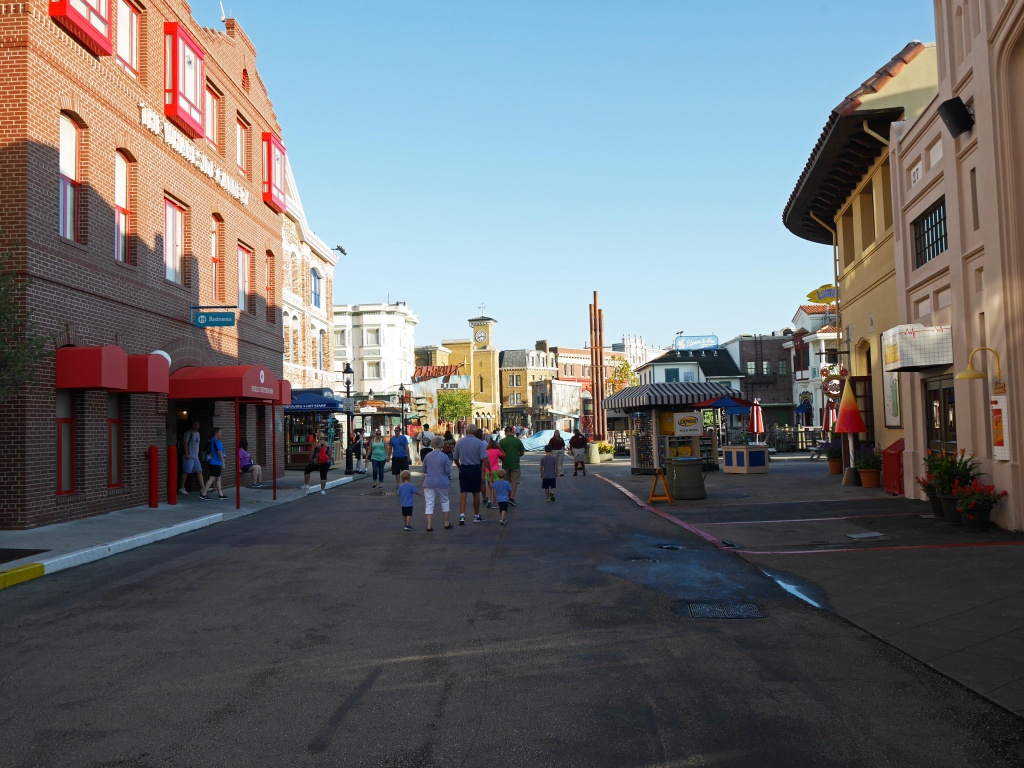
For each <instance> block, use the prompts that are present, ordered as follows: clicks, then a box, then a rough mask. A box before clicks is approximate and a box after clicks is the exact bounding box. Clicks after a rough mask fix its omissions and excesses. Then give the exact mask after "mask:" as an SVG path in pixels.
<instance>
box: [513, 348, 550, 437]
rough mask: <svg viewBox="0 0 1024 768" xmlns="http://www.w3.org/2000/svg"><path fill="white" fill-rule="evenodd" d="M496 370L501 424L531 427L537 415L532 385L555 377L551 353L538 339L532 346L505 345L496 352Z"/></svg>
mask: <svg viewBox="0 0 1024 768" xmlns="http://www.w3.org/2000/svg"><path fill="white" fill-rule="evenodd" d="M499 372H500V374H501V421H502V424H503V425H504V426H523V427H531V428H532V427H533V421H534V417H535V416H536V415H537V408H536V407H535V406H536V404H535V403H534V401H533V392H534V387H533V386H532V385H533V384H534V383H535V382H538V381H547V380H548V379H553V378H555V375H556V374H557V373H558V368H557V367H556V366H555V355H554V353H553V352H551V351H550V349H549V348H548V343H547V342H546V341H538V342H537V344H536V346H535V348H534V349H506V350H504V351H503V352H501V354H500V356H499Z"/></svg>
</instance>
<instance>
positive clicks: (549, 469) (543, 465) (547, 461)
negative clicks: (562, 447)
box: [540, 443, 558, 501]
mask: <svg viewBox="0 0 1024 768" xmlns="http://www.w3.org/2000/svg"><path fill="white" fill-rule="evenodd" d="M557 484H558V455H557V454H556V453H555V452H554V450H553V449H552V448H551V443H548V444H547V445H545V446H544V456H543V457H541V460H540V487H541V488H542V489H543V490H544V497H545V501H554V500H555V486H556V485H557Z"/></svg>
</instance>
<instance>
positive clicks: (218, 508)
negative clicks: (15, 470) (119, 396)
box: [0, 465, 370, 589]
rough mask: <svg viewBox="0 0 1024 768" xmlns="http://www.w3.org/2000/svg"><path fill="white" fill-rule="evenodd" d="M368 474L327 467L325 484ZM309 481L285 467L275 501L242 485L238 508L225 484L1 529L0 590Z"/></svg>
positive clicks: (222, 517)
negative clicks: (220, 490) (221, 490)
mask: <svg viewBox="0 0 1024 768" xmlns="http://www.w3.org/2000/svg"><path fill="white" fill-rule="evenodd" d="M369 477H370V475H369V474H365V475H355V474H354V475H346V474H345V467H344V465H340V466H337V467H333V468H332V469H331V470H330V472H328V475H327V488H328V490H329V489H331V488H337V487H338V486H341V485H346V484H348V483H353V482H357V481H359V480H362V479H365V478H369ZM310 482H311V487H310V488H309V489H308V490H305V491H304V490H303V489H302V472H301V471H299V470H288V471H286V472H285V473H284V476H283V477H279V478H278V479H277V499H276V500H275V499H274V489H273V487H272V486H271V485H265V486H264V487H262V488H249V487H248V486H246V485H243V486H242V505H241V509H235V489H234V488H230V489H225V493H226V494H227V497H228V498H227V499H218V498H217V495H216V493H213V494H212V495H211V496H210V500H209V501H203V500H202V499H200V498H199V493H198V492H192V493H189V494H187V495H181V494H180V493H179V495H178V503H177V504H176V505H174V506H172V505H170V504H160V506H158V507H156V508H155V509H152V508H150V507H132V508H129V509H122V510H118V511H117V512H111V513H109V514H106V515H97V516H96V517H88V518H85V519H82V520H74V521H72V522H69V523H58V524H56V525H48V526H44V527H42V528H33V529H31V530H27V531H0V556H2V559H0V589H4V588H6V587H11V586H14V585H15V584H20V583H22V582H24V581H29V580H31V579H35V578H38V577H40V576H44V575H45V574H48V573H56V572H57V571H62V570H64V569H65V568H72V567H74V566H76V565H82V564H84V563H90V562H92V561H94V560H99V559H101V558H104V557H109V556H111V555H116V554H117V553H119V552H125V551H127V550H129V549H135V548H136V547H141V546H145V545H146V544H151V543H152V542H154V541H160V540H161V539H167V538H170V537H171V536H178V535H180V534H182V533H187V532H188V531H194V530H196V529H197V528H204V527H206V526H208V525H214V524H216V523H220V522H224V521H226V520H234V519H235V518H237V517H243V516H245V515H251V514H253V513H254V512H259V511H260V510H263V509H267V508H268V507H273V506H276V505H278V504H284V503H285V502H289V501H294V500H296V499H301V498H302V497H303V496H305V495H308V494H311V493H319V492H320V477H319V475H316V474H314V475H313V477H312V478H310ZM18 550H23V551H25V552H24V556H22V557H17V555H18V554H19V552H18Z"/></svg>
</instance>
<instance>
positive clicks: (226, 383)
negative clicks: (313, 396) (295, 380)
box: [168, 365, 281, 401]
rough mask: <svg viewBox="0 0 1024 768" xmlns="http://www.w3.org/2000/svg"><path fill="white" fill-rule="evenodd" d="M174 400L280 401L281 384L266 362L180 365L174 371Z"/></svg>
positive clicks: (170, 394)
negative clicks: (187, 366)
mask: <svg viewBox="0 0 1024 768" xmlns="http://www.w3.org/2000/svg"><path fill="white" fill-rule="evenodd" d="M170 384H171V387H170V393H169V394H168V396H169V397H170V398H171V399H172V400H259V401H276V400H277V399H278V398H279V397H280V390H281V388H280V385H279V382H278V380H277V377H276V376H275V375H274V374H273V373H271V371H270V369H268V368H266V367H264V366H262V365H220V366H197V367H194V368H179V369H178V370H176V371H175V372H174V373H172V374H171V380H170Z"/></svg>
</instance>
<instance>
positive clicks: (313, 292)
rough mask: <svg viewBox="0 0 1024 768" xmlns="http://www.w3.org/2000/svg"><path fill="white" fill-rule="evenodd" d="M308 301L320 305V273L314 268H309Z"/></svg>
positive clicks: (316, 305) (315, 305)
mask: <svg viewBox="0 0 1024 768" xmlns="http://www.w3.org/2000/svg"><path fill="white" fill-rule="evenodd" d="M309 303H310V304H312V305H313V306H314V307H317V308H319V307H320V275H319V274H318V273H317V271H316V270H315V269H311V270H309Z"/></svg>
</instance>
